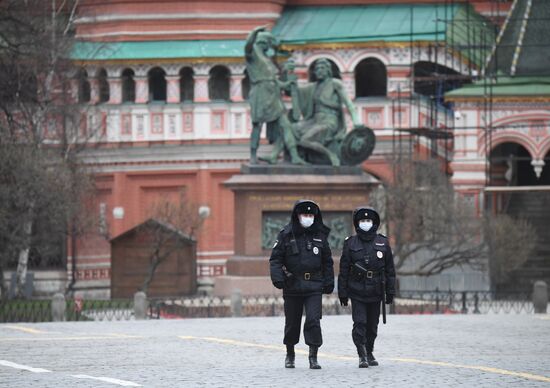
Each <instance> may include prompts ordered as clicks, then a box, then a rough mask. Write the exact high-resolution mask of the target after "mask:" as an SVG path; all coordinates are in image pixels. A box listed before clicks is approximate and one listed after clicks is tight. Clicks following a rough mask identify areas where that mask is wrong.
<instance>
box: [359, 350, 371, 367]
mask: <svg viewBox="0 0 550 388" xmlns="http://www.w3.org/2000/svg"><path fill="white" fill-rule="evenodd" d="M357 354H358V355H359V368H368V367H369V363H368V361H367V350H366V349H365V345H358V346H357Z"/></svg>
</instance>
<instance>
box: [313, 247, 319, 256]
mask: <svg viewBox="0 0 550 388" xmlns="http://www.w3.org/2000/svg"><path fill="white" fill-rule="evenodd" d="M313 253H314V254H316V255H318V254H319V248H317V247H313Z"/></svg>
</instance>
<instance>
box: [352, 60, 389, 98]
mask: <svg viewBox="0 0 550 388" xmlns="http://www.w3.org/2000/svg"><path fill="white" fill-rule="evenodd" d="M354 72H355V95H356V97H377V96H385V95H386V93H387V85H388V74H387V70H386V66H385V65H384V63H383V62H382V61H381V60H379V59H377V58H372V57H369V58H365V59H363V60H361V62H359V63H358V64H357V66H356V67H355V70H354Z"/></svg>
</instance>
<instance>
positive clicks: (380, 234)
mask: <svg viewBox="0 0 550 388" xmlns="http://www.w3.org/2000/svg"><path fill="white" fill-rule="evenodd" d="M378 235H379V236H381V237H384V238H388V237H387V236H385V235H383V234H382V233H378Z"/></svg>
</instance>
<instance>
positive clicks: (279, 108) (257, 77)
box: [245, 27, 306, 164]
mask: <svg viewBox="0 0 550 388" xmlns="http://www.w3.org/2000/svg"><path fill="white" fill-rule="evenodd" d="M275 42H276V40H275V37H274V36H273V35H272V34H271V33H270V32H267V31H266V29H265V27H257V28H255V29H254V30H253V31H252V32H251V33H250V35H249V36H248V39H247V41H246V45H245V59H246V71H247V73H248V77H249V79H250V94H249V102H250V115H251V118H252V134H251V136H250V162H251V163H252V164H257V163H258V157H257V151H258V147H259V144H260V132H261V129H262V125H263V123H266V124H267V131H268V134H267V137H268V138H269V139H270V141H274V140H275V139H277V137H281V136H282V140H283V143H284V145H285V146H286V148H287V149H288V152H289V154H290V158H291V163H293V164H306V162H305V161H304V160H303V159H302V158H301V157H300V156H299V155H298V151H297V149H296V138H295V136H294V135H293V133H292V127H291V123H290V121H289V120H288V117H287V115H286V112H285V107H284V105H283V100H282V96H281V88H284V87H286V86H287V85H286V84H285V83H283V82H281V81H280V80H279V79H278V69H277V66H275V64H274V63H273V61H272V60H271V58H270V57H269V56H268V51H269V49H275V48H276V43H275ZM279 141H280V140H279Z"/></svg>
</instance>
